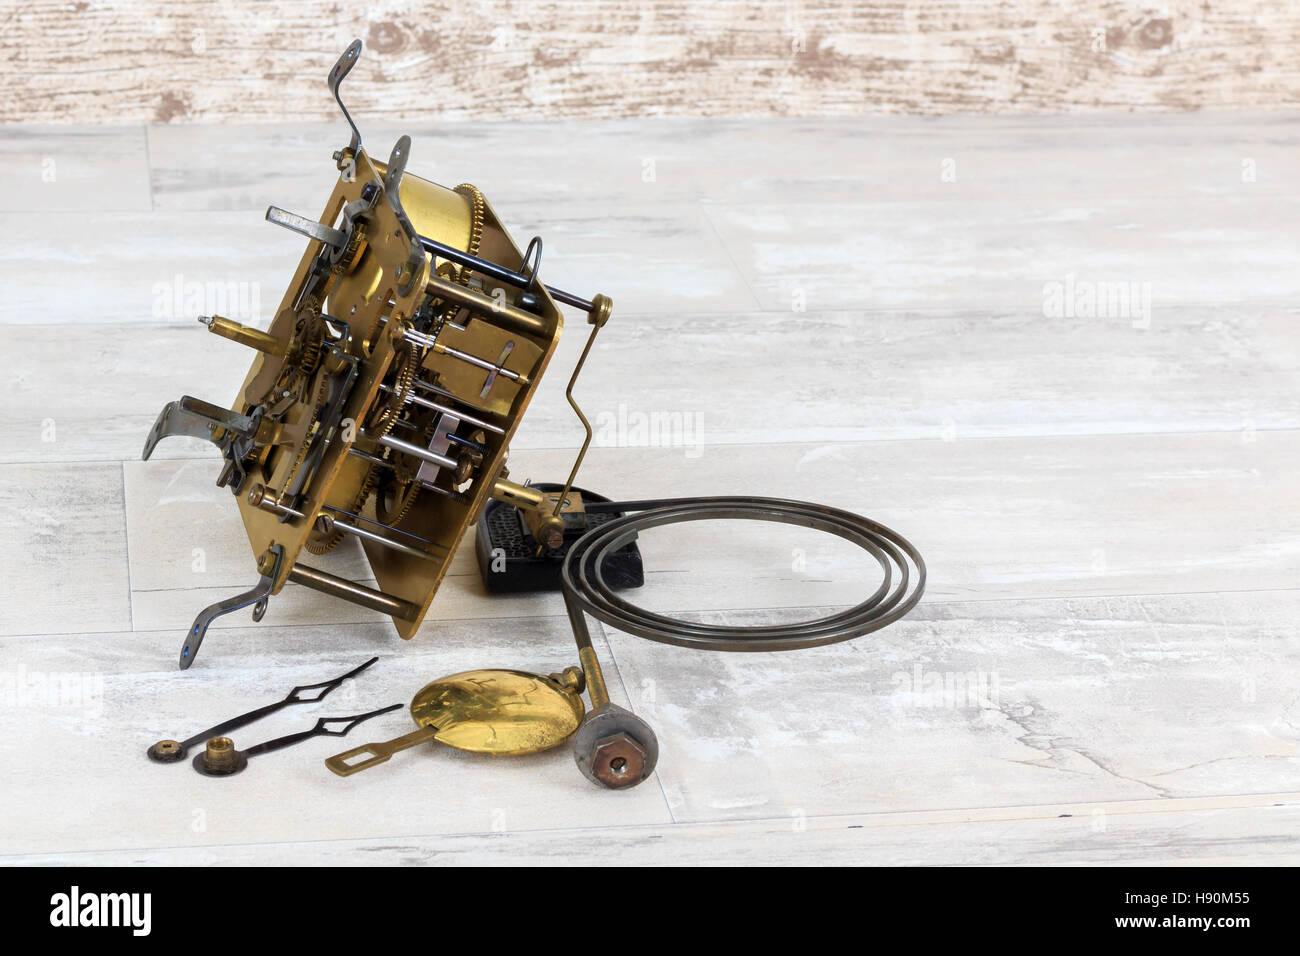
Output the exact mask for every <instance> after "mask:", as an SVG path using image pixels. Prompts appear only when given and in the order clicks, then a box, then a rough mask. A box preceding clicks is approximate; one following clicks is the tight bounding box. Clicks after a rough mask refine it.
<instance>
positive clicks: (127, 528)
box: [121, 461, 135, 633]
mask: <svg viewBox="0 0 1300 956" xmlns="http://www.w3.org/2000/svg"><path fill="white" fill-rule="evenodd" d="M121 473H122V550H124V551H125V552H126V612H127V620H128V623H129V624H130V630H129V633H135V588H134V587H133V586H132V584H131V521H130V516H129V513H128V511H127V507H126V462H125V461H123V462H122V468H121Z"/></svg>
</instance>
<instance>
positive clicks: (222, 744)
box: [194, 737, 248, 777]
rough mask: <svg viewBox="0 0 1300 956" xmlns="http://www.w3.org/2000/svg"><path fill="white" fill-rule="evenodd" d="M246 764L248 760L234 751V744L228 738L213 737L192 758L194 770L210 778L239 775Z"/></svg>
mask: <svg viewBox="0 0 1300 956" xmlns="http://www.w3.org/2000/svg"><path fill="white" fill-rule="evenodd" d="M247 763H248V758H247V757H245V756H244V755H243V754H242V753H240V752H239V751H238V750H236V749H235V742H234V741H233V740H231V739H230V738H229V737H213V738H212V739H211V740H209V741H208V742H207V745H206V746H205V747H204V748H203V750H202V751H201V752H200V753H198V754H196V755H195V757H194V767H195V769H196V770H199V771H201V772H202V773H205V774H207V775H208V776H210V777H224V776H227V775H228V774H232V773H239V771H241V770H243V769H244V767H245V766H246V765H247Z"/></svg>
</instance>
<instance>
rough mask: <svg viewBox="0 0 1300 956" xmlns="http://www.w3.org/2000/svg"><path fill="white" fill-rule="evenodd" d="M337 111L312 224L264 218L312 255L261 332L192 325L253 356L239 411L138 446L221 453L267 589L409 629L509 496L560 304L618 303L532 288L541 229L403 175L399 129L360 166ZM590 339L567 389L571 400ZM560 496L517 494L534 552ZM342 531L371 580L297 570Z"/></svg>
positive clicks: (166, 429) (171, 418)
mask: <svg viewBox="0 0 1300 956" xmlns="http://www.w3.org/2000/svg"><path fill="white" fill-rule="evenodd" d="M360 51H361V46H360V42H359V41H357V42H354V43H353V44H351V45H350V46H349V47H348V48H347V50H346V51H345V52H344V54H343V56H342V57H340V59H339V61H338V63H337V64H336V65H335V67H334V70H333V71H332V72H331V74H330V83H329V87H330V90H331V92H332V93H333V95H334V97H335V99H336V100H338V102H339V105H340V107H341V106H342V100H341V99H339V83H340V82H341V81H342V79H343V77H344V76H345V75H347V74H348V73H349V72H350V71H351V70H352V68H353V66H354V65H355V63H356V60H357V58H358V57H359V56H360ZM344 115H345V117H346V118H347V119H348V123H349V126H350V128H351V131H352V138H351V141H350V142H349V143H348V145H347V146H346V147H345V148H343V149H340V150H338V151H337V152H336V153H335V160H336V162H337V164H338V168H339V170H340V172H341V174H342V175H340V176H339V177H338V179H337V181H336V184H335V186H334V190H333V193H332V195H331V196H330V198H329V200H328V202H327V203H326V204H325V206H324V208H323V210H322V211H321V213H320V215H319V217H317V218H315V219H311V218H308V217H307V216H303V215H300V214H298V213H294V212H289V211H287V210H282V209H278V208H273V209H271V210H268V213H267V218H268V220H269V221H271V222H273V223H275V224H277V225H281V226H286V227H287V228H288V229H289V231H288V232H286V233H285V235H286V236H293V237H294V239H295V241H300V242H304V243H305V245H306V248H305V249H304V251H303V254H302V258H301V259H300V261H299V263H298V267H297V270H296V271H295V273H294V275H293V277H292V278H291V279H290V281H289V283H288V287H287V289H286V290H285V293H284V296H283V298H282V299H281V300H280V303H279V305H278V307H277V309H276V311H275V313H274V314H275V318H274V319H272V320H271V322H270V325H269V327H268V328H267V330H266V331H265V332H263V331H260V330H257V329H253V328H249V327H247V326H244V325H241V324H240V323H238V322H234V321H232V320H230V319H227V318H225V317H223V316H210V317H205V319H204V320H203V321H204V324H205V325H207V326H208V328H209V329H210V330H211V331H212V332H214V333H216V334H218V335H221V336H223V337H225V338H229V339H231V340H233V341H236V342H239V343H241V344H243V345H247V346H249V347H251V348H253V349H255V350H256V355H255V357H254V359H253V363H252V365H251V367H250V368H249V370H248V373H247V375H246V376H245V378H244V382H243V385H242V386H241V387H240V390H239V392H238V393H237V395H236V397H235V400H234V402H233V404H232V407H231V408H230V409H222V408H218V407H216V406H209V405H207V404H206V403H201V402H198V400H196V399H191V398H188V397H187V398H185V399H183V400H182V402H180V403H172V404H171V405H170V406H168V408H167V409H164V413H163V414H162V415H160V417H159V420H158V423H157V424H156V425H155V427H154V430H153V432H152V433H151V435H150V439H149V441H148V442H147V443H146V446H145V455H144V457H146V458H147V457H149V454H150V453H151V452H152V449H153V446H154V445H155V444H156V442H157V441H158V440H159V439H160V438H162V437H166V436H168V435H177V434H186V435H196V434H197V435H198V436H199V437H208V438H211V440H212V441H213V442H214V443H216V444H217V445H218V446H219V447H220V448H221V450H222V454H223V458H224V462H225V464H224V467H223V469H222V471H221V473H220V475H219V476H218V478H217V484H218V485H219V486H222V487H227V488H229V490H231V491H232V492H233V493H234V494H235V496H236V501H237V505H238V507H239V511H240V517H241V518H242V520H243V524H244V530H245V532H246V534H247V536H248V540H249V545H250V551H251V554H252V555H255V556H256V555H263V554H266V553H268V552H269V551H270V549H271V548H272V546H273V545H274V546H275V547H276V548H278V549H279V553H280V555H281V559H280V561H279V563H278V565H277V566H276V568H275V571H274V576H273V580H272V582H271V590H270V594H272V595H273V594H278V593H279V592H280V590H281V589H283V587H284V585H285V584H286V583H287V582H289V581H290V580H293V581H297V582H299V583H304V584H307V585H308V586H310V587H314V588H316V589H317V590H319V591H322V592H324V593H328V594H331V595H333V596H335V597H338V598H341V599H343V600H347V601H351V602H353V603H355V604H359V605H362V606H364V607H371V608H374V607H381V608H383V609H384V610H385V613H389V614H390V615H391V616H392V619H393V623H394V625H395V626H396V627H397V631H398V633H399V634H400V635H401V637H403V638H408V639H409V638H411V637H413V636H414V635H415V633H416V631H417V630H418V629H419V627H420V624H421V622H422V621H423V619H424V616H425V615H426V614H427V613H428V610H429V606H430V604H431V602H432V601H433V598H434V595H435V594H436V592H437V590H438V588H439V586H440V585H441V583H442V581H443V579H444V578H445V576H446V574H447V571H448V569H449V567H450V566H451V561H452V559H453V557H454V556H455V553H456V551H457V549H458V547H459V545H460V543H461V541H462V540H463V539H464V537H465V535H466V533H467V532H468V530H469V529H470V528H471V527H472V526H473V525H474V523H475V522H476V521H477V520H478V517H479V514H480V513H481V512H482V510H483V509H484V507H485V506H486V505H487V503H488V501H489V500H491V498H492V497H493V496H494V495H500V494H502V493H503V492H502V489H503V487H504V486H503V485H502V484H501V482H500V481H499V480H497V476H498V475H501V473H502V468H503V466H504V464H505V460H506V456H507V453H508V450H509V445H510V442H511V440H512V438H513V437H514V434H515V430H516V428H517V427H518V425H519V423H520V421H521V419H522V417H523V416H524V414H525V412H526V411H527V409H528V406H529V403H530V402H531V401H532V398H533V396H534V394H535V393H536V391H537V386H538V383H539V382H540V380H541V378H542V375H543V374H544V373H545V372H546V369H547V366H548V365H549V363H550V361H551V358H552V356H553V355H554V354H555V350H556V347H557V345H558V342H559V338H560V335H561V333H562V331H563V327H564V320H563V316H562V315H561V313H560V310H559V307H558V306H557V305H556V301H557V297H559V298H560V299H562V300H563V301H565V302H567V303H569V304H571V305H572V304H574V303H578V304H579V305H575V307H580V308H583V309H584V310H585V311H586V312H587V314H588V320H589V321H590V322H591V324H592V329H593V336H594V333H595V331H596V330H598V329H599V328H600V327H601V326H602V325H604V323H605V321H606V320H607V319H608V318H609V314H610V310H611V308H612V304H611V302H610V300H609V299H608V297H606V296H599V295H598V296H596V297H594V299H593V300H591V301H590V302H588V301H587V300H585V299H582V298H580V297H578V296H575V295H574V294H572V293H567V292H563V291H561V290H553V289H552V288H551V287H549V286H546V285H545V284H543V283H542V282H541V281H540V280H539V277H538V275H537V273H538V270H539V268H540V265H541V241H540V239H534V240H533V241H532V242H531V243H529V245H528V251H527V252H522V251H521V250H520V248H519V246H518V245H516V244H515V242H514V240H513V239H512V238H511V236H510V235H509V233H508V232H507V230H506V228H505V227H504V226H503V225H502V222H501V219H500V217H499V216H498V215H497V214H496V212H495V210H493V208H492V206H491V204H490V203H489V202H488V201H487V200H486V199H485V198H484V197H483V194H482V193H481V192H480V191H479V190H478V189H477V188H475V187H474V186H472V185H469V184H464V183H462V184H460V185H458V186H456V187H455V188H454V189H453V188H448V187H446V186H442V185H439V184H437V183H434V182H431V181H429V180H427V179H422V178H420V177H419V176H416V175H414V174H413V173H408V172H407V171H406V165H407V160H408V158H409V156H410V153H411V142H410V139H409V137H405V136H403V137H401V138H400V139H399V140H398V142H397V145H396V146H395V147H394V149H393V151H392V152H391V153H390V154H389V156H388V159H387V161H382V160H379V159H376V158H375V157H372V156H371V155H370V154H369V153H368V152H367V150H366V149H365V147H363V146H362V145H361V138H360V134H359V133H358V131H357V129H356V126H355V124H353V123H352V121H351V117H350V116H348V114H347V112H346V110H344ZM591 344H592V343H591V340H590V339H589V340H588V342H587V347H586V349H584V351H583V353H582V359H581V360H580V361H579V364H578V368H577V369H575V372H574V378H573V379H571V380H570V382H569V389H568V392H567V395H568V398H569V402H570V404H572V405H573V407H574V408H575V410H577V404H576V403H575V402H574V401H573V396H572V390H573V384H574V381H576V376H577V372H578V371H579V370H580V369H581V367H582V364H583V362H585V361H586V358H587V355H588V354H589V353H590V351H591ZM578 415H579V418H580V419H581V420H582V422H583V424H584V426H585V428H586V431H587V438H586V441H585V442H584V444H583V446H582V451H581V452H580V453H579V455H578V458H577V461H576V462H575V465H574V468H573V471H572V472H571V473H570V475H569V480H568V483H567V485H566V488H571V487H572V484H573V480H574V477H575V475H576V474H577V468H578V465H579V464H580V463H581V461H582V458H583V455H585V453H586V450H587V448H588V446H589V445H590V442H591V435H592V432H591V426H590V424H589V423H588V422H587V421H586V419H585V417H584V416H583V415H582V413H581V411H580V410H578ZM504 493H505V494H507V495H510V496H512V497H513V498H519V494H518V492H517V491H515V490H506V491H505V492H504ZM567 498H568V496H566V495H558V496H555V497H554V498H550V499H545V500H542V501H536V500H533V499H531V498H530V497H529V496H527V495H525V496H524V498H522V499H519V500H527V501H528V507H526V508H525V514H526V517H527V520H528V521H529V522H530V530H532V532H533V534H534V536H535V538H536V540H538V541H539V542H540V543H541V544H542V545H543V546H551V547H558V546H560V545H561V544H562V543H563V536H564V527H565V521H564V516H565V511H566V509H567V507H568V506H566V504H565V501H566V500H567ZM548 512H549V513H548ZM322 516H324V519H322ZM344 534H350V535H352V536H353V537H356V538H357V539H358V540H359V541H360V542H361V547H362V549H363V550H364V552H365V555H366V558H367V560H368V561H369V564H370V570H371V572H372V574H373V575H374V578H375V581H376V582H377V588H373V589H372V588H364V587H361V586H358V585H353V584H351V583H350V582H347V581H343V580H342V579H336V578H333V576H331V575H328V574H326V573H324V572H319V571H316V570H314V569H311V568H306V569H301V568H300V566H299V564H298V562H299V560H300V559H301V557H302V555H303V552H304V550H306V551H308V552H310V553H313V554H324V553H326V552H328V551H330V550H331V549H332V548H334V547H335V546H336V545H337V544H338V543H339V541H340V540H342V538H343V535H344ZM260 606H262V605H259V607H260ZM214 607H215V608H216V611H215V612H214V613H225V611H224V610H222V608H221V607H218V606H214Z"/></svg>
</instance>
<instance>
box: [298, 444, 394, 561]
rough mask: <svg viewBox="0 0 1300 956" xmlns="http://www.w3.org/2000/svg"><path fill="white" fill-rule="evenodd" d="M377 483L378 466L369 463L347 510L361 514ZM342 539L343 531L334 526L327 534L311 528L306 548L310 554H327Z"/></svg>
mask: <svg viewBox="0 0 1300 956" xmlns="http://www.w3.org/2000/svg"><path fill="white" fill-rule="evenodd" d="M378 483H379V466H378V465H371V466H370V468H369V470H367V471H366V476H365V477H364V478H363V479H361V487H360V489H359V490H358V491H357V495H356V497H355V498H354V499H353V500H352V507H351V508H349V509H348V511H350V512H352V514H354V515H359V514H361V510H362V509H363V508H364V507H365V506H366V500H367V499H368V498H369V497H370V494H371V492H373V491H374V490H375V486H376V485H377V484H378ZM342 540H343V532H342V531H340V530H338V529H337V528H335V529H334V530H333V531H331V532H329V534H321V533H320V532H319V531H317V530H315V528H314V527H313V528H312V532H311V534H310V535H309V536H308V537H307V550H308V551H310V552H311V553H312V554H327V553H328V552H330V551H333V550H334V549H335V548H336V547H338V543H339V542H340V541H342Z"/></svg>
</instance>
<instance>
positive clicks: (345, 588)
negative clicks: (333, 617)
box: [289, 564, 420, 621]
mask: <svg viewBox="0 0 1300 956" xmlns="http://www.w3.org/2000/svg"><path fill="white" fill-rule="evenodd" d="M289 580H290V581H293V582H294V583H295V584H302V585H305V586H306V587H309V588H312V589H313V590H316V591H320V592H321V593H322V594H330V595H333V596H334V597H337V598H342V599H343V600H345V601H351V602H352V603H353V604H359V605H361V606H362V607H368V608H370V609H371V610H372V611H378V612H380V613H381V614H388V615H390V616H391V617H393V618H395V619H397V620H403V621H408V620H411V619H412V618H414V617H415V616H416V615H417V614H418V613H419V610H420V609H419V607H418V606H416V605H415V604H412V603H411V602H410V601H404V600H403V599H402V598H399V597H394V596H393V595H391V594H385V593H384V592H383V591H376V590H375V589H374V588H368V587H366V586H365V585H363V584H357V583H356V582H354V581H349V580H347V579H346V578H341V577H339V576H338V575H336V574H330V573H329V572H327V571H321V570H320V569H319V568H309V567H307V566H306V565H305V564H295V565H294V566H293V569H292V570H291V571H290V572H289Z"/></svg>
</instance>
